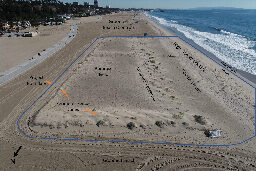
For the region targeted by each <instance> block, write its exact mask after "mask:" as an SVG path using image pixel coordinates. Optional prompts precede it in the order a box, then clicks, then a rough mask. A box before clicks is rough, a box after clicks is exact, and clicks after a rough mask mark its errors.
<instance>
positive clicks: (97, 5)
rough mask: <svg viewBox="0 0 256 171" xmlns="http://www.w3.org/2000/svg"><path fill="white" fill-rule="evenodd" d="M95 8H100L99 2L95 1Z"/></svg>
mask: <svg viewBox="0 0 256 171" xmlns="http://www.w3.org/2000/svg"><path fill="white" fill-rule="evenodd" d="M94 7H96V8H97V7H99V2H98V0H94Z"/></svg>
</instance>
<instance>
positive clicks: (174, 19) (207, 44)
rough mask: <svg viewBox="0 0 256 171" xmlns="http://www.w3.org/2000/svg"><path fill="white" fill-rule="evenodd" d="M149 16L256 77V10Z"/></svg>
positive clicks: (168, 13)
mask: <svg viewBox="0 0 256 171" xmlns="http://www.w3.org/2000/svg"><path fill="white" fill-rule="evenodd" d="M146 15H147V16H148V17H149V18H150V19H152V20H154V21H155V22H157V23H159V24H160V25H163V26H164V27H166V28H167V29H170V30H172V31H175V32H178V33H179V34H181V35H182V36H185V37H186V38H188V39H191V40H192V41H193V42H194V43H196V44H197V45H199V46H201V47H202V48H204V49H205V50H207V51H209V52H211V53H213V54H214V55H215V56H216V57H218V58H219V59H221V60H222V61H224V62H226V63H228V64H230V65H232V66H233V67H236V68H237V69H241V70H243V71H246V72H249V73H251V74H254V75H256V10H243V9H241V10H223V9H214V10H165V11H164V12H160V11H159V10H154V11H152V12H148V13H146Z"/></svg>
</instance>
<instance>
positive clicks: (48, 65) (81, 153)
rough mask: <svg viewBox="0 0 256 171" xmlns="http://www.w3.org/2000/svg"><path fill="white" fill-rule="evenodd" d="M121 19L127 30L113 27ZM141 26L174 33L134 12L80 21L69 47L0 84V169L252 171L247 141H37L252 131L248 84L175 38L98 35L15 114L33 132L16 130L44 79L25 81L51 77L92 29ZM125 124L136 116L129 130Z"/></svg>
mask: <svg viewBox="0 0 256 171" xmlns="http://www.w3.org/2000/svg"><path fill="white" fill-rule="evenodd" d="M109 20H116V21H125V22H124V23H123V24H118V23H117V24H109ZM119 25H123V26H130V27H134V29H131V30H130V31H129V30H123V29H114V27H118V26H119ZM103 26H104V27H111V28H110V29H102V28H103ZM145 32H147V33H149V35H167V34H168V35H171V34H170V33H168V32H166V31H165V30H163V29H162V28H160V27H159V26H157V25H156V24H154V23H152V22H151V21H149V20H147V19H146V18H144V17H143V16H142V15H141V14H139V15H136V14H135V13H121V14H116V15H108V16H104V17H103V20H102V21H101V22H98V23H90V24H81V25H79V34H78V36H77V37H76V38H75V39H74V40H73V41H72V42H71V43H70V44H69V45H67V48H65V49H63V50H61V51H60V52H58V53H56V54H55V55H53V56H52V57H50V58H48V59H47V60H46V61H44V62H43V63H41V64H39V65H38V66H37V67H34V68H33V69H31V70H30V71H28V72H26V73H24V74H23V75H22V76H20V77H18V78H16V79H14V80H12V81H10V82H9V83H8V84H6V85H4V86H2V87H1V92H0V95H1V97H2V98H1V101H0V107H1V108H0V109H1V110H0V111H1V117H0V119H1V120H2V122H1V125H0V127H1V132H0V138H1V139H0V143H1V147H0V154H1V156H0V160H1V163H5V164H4V165H0V169H2V170H3V169H6V170H11V169H17V168H19V169H20V170H28V169H32V170H47V169H49V170H53V169H56V170H63V169H65V170H199V169H201V170H243V169H244V170H254V169H255V166H256V162H255V154H254V152H255V146H254V142H253V141H254V139H252V140H251V141H248V142H246V143H244V144H242V145H238V146H230V147H225V146H224V147H207V146H205V147H198V146H183V145H160V144H152V143H148V144H132V143H125V142H123V143H110V142H90V141H82V140H80V141H72V140H45V139H39V138H42V137H47V138H49V137H52V138H68V139H70V138H76V139H77V138H78V139H84V140H94V139H97V140H99V139H100V140H105V141H109V140H115V141H123V140H125V141H130V142H134V141H146V142H171V143H177V144H179V143H193V144H233V143H238V142H241V141H243V140H245V139H247V138H249V137H251V136H253V135H254V130H255V129H254V111H255V106H253V105H254V102H255V97H254V89H253V88H251V87H250V86H249V85H247V84H245V83H243V82H242V81H241V80H240V79H238V78H237V77H235V76H233V75H232V74H229V75H228V74H226V71H223V70H222V68H221V67H220V66H219V65H217V64H216V63H214V62H213V61H211V60H210V59H208V58H206V57H205V56H204V55H202V54H200V53H199V52H198V51H196V50H195V49H193V48H191V47H190V46H188V45H187V44H186V43H184V42H183V41H181V40H180V39H178V38H105V39H99V40H97V41H96V42H95V43H94V44H93V45H92V46H91V48H90V49H88V51H86V52H85V53H84V54H83V55H82V56H81V57H80V58H79V60H78V61H76V63H75V64H74V65H72V66H71V67H70V68H69V69H68V70H67V72H65V74H64V75H63V76H62V77H61V78H60V79H59V80H58V81H57V82H56V83H55V84H54V85H53V86H52V87H51V89H49V91H47V93H46V94H45V95H44V96H43V97H42V98H41V99H40V100H39V101H38V102H37V103H36V104H35V105H34V106H33V107H32V108H31V109H30V110H29V111H27V112H26V114H25V115H24V116H23V117H22V118H21V120H20V121H19V123H20V127H21V128H22V130H23V131H24V132H25V133H26V135H28V136H32V137H36V138H35V139H32V140H33V141H31V139H29V138H25V137H24V136H23V135H22V134H21V132H19V131H18V130H17V125H16V121H17V118H18V117H19V115H20V113H22V112H23V111H24V110H25V109H26V108H27V107H28V106H29V105H30V104H32V103H33V101H34V100H35V99H37V97H38V96H39V95H40V94H42V92H44V91H45V90H46V89H47V87H49V85H43V86H30V87H29V86H27V85H26V82H27V81H30V82H31V79H30V78H29V77H30V76H31V75H33V77H37V78H38V77H40V76H44V78H43V79H42V80H41V81H46V80H47V81H51V82H52V81H54V80H55V79H56V78H57V76H58V75H60V73H62V72H63V71H64V70H65V68H67V66H69V65H70V63H71V62H72V61H74V59H76V58H77V57H78V56H79V54H81V53H82V52H83V51H84V49H86V47H88V46H89V45H90V44H91V43H92V42H93V41H94V40H95V38H96V37H101V36H116V35H120V36H122V35H129V36H133V35H143V34H144V33H145ZM177 46H179V47H180V48H177ZM186 54H188V55H186ZM33 82H38V80H36V81H35V80H34V81H33ZM18 87H19V89H17V88H18ZM62 90H66V92H67V94H68V95H69V100H67V97H66V96H65V95H64V94H63V93H62ZM64 103H65V105H64ZM67 103H68V104H67ZM6 106H8V107H6ZM83 108H85V109H88V110H91V111H94V112H96V114H92V113H89V112H87V111H84V110H83ZM72 110H73V111H72ZM194 115H199V116H202V118H204V119H203V121H205V123H204V122H202V121H201V122H200V123H201V124H200V123H198V122H196V121H195V119H194ZM100 120H102V121H104V122H103V124H102V125H100V126H99V127H98V126H97V125H96V124H97V123H98V121H100ZM156 121H160V122H159V123H160V125H161V123H162V125H161V126H160V127H159V126H157V125H156V124H155V123H156ZM129 122H133V123H135V127H134V128H133V129H132V130H130V129H128V128H127V123H129ZM206 129H222V131H223V136H222V137H220V138H208V137H206V136H205V135H204V130H206ZM19 145H23V148H24V149H23V150H22V151H21V153H20V156H19V158H18V159H17V161H16V164H15V165H13V163H12V162H11V160H10V159H11V158H12V154H13V152H12V151H14V149H15V148H17V147H18V146H19ZM2 154H4V155H2ZM6 156H8V157H6Z"/></svg>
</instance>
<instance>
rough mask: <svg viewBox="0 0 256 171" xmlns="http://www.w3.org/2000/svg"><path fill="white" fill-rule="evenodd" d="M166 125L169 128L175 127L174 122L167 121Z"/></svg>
mask: <svg viewBox="0 0 256 171" xmlns="http://www.w3.org/2000/svg"><path fill="white" fill-rule="evenodd" d="M167 124H168V125H169V126H173V127H175V126H176V123H175V122H174V121H168V122H167Z"/></svg>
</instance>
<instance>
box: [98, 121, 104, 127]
mask: <svg viewBox="0 0 256 171" xmlns="http://www.w3.org/2000/svg"><path fill="white" fill-rule="evenodd" d="M96 125H97V126H98V127H100V126H103V125H104V121H103V120H99V121H98V122H97V123H96Z"/></svg>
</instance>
